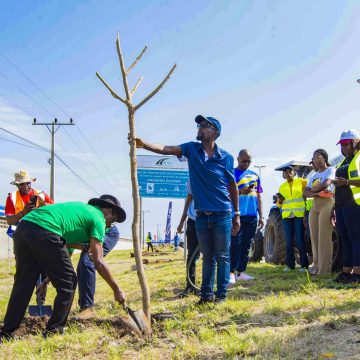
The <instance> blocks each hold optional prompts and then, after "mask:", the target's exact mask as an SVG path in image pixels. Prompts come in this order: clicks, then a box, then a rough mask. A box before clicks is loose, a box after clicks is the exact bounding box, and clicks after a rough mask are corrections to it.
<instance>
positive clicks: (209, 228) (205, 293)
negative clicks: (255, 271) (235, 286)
mask: <svg viewBox="0 0 360 360" xmlns="http://www.w3.org/2000/svg"><path fill="white" fill-rule="evenodd" d="M195 227H196V235H197V238H198V241H199V246H200V251H201V252H202V254H203V268H202V284H201V297H202V298H203V299H210V298H212V297H213V296H214V279H215V269H216V265H217V291H216V293H215V296H216V297H217V298H219V299H224V298H225V297H226V290H227V286H228V284H229V279H230V254H229V253H230V237H231V227H232V221H231V213H230V212H224V213H220V212H218V213H213V214H211V215H200V216H197V217H196V221H195Z"/></svg>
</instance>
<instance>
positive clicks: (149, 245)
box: [147, 242, 154, 252]
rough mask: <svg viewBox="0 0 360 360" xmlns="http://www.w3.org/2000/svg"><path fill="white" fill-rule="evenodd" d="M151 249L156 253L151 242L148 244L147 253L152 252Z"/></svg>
mask: <svg viewBox="0 0 360 360" xmlns="http://www.w3.org/2000/svg"><path fill="white" fill-rule="evenodd" d="M150 248H151V251H152V252H154V246H153V244H152V243H151V242H148V243H147V251H150Z"/></svg>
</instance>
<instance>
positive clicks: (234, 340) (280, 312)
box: [0, 251, 360, 360]
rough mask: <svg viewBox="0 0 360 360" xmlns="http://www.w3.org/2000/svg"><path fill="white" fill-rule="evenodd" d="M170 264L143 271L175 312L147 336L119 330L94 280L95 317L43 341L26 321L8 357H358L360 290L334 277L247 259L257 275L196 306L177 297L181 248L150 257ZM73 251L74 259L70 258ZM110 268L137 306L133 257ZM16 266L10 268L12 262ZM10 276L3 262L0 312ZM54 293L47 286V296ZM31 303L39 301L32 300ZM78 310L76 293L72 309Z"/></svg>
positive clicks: (107, 295)
mask: <svg viewBox="0 0 360 360" xmlns="http://www.w3.org/2000/svg"><path fill="white" fill-rule="evenodd" d="M161 258H167V259H169V258H170V259H173V260H174V261H173V262H165V263H151V264H149V265H147V266H146V273H147V276H148V281H149V284H150V288H151V291H152V306H153V308H152V312H153V313H157V312H174V313H175V315H176V317H175V318H174V319H170V320H166V321H163V322H159V323H155V324H154V326H153V330H154V334H153V337H152V339H151V340H150V341H145V340H142V339H137V338H135V337H134V336H132V335H130V334H126V333H124V330H123V329H121V328H120V327H119V321H116V319H118V318H119V317H120V316H122V317H125V316H126V315H125V313H124V311H123V310H122V309H121V308H120V307H119V306H118V305H116V304H114V301H113V298H112V292H111V290H110V288H109V287H108V286H107V285H106V283H105V282H104V281H103V280H102V279H101V278H98V280H97V291H96V298H95V300H96V304H97V305H96V307H97V318H96V320H94V321H87V322H84V323H79V322H74V321H70V322H69V326H68V329H67V332H66V334H65V335H64V336H54V337H52V338H49V339H47V340H44V339H43V338H42V337H41V334H40V331H41V329H42V327H43V325H44V322H43V321H42V322H40V323H38V324H35V325H34V323H32V322H31V321H30V320H31V319H26V320H25V325H22V327H21V328H20V329H19V333H20V334H21V336H20V339H18V340H16V341H11V342H7V343H5V344H2V345H0V354H1V358H5V359H79V358H82V359H119V358H126V359H146V360H151V359H187V358H196V359H240V358H241V359H243V358H245V359H323V358H334V359H349V358H351V357H353V358H358V357H357V356H358V354H359V350H360V344H358V341H359V340H360V311H359V310H360V306H359V298H360V289H359V288H357V287H353V288H346V287H342V286H335V285H334V282H333V281H332V278H333V277H331V276H328V277H322V278H317V279H311V278H310V277H309V276H308V275H307V274H304V273H299V272H297V271H293V272H290V273H284V272H283V271H282V268H281V267H280V266H274V265H270V264H262V263H256V264H249V266H248V271H249V273H251V274H252V275H255V276H256V280H254V281H252V282H250V283H237V284H236V285H235V286H234V287H232V288H231V289H230V290H229V299H228V300H227V301H226V302H225V303H222V304H219V305H216V306H215V307H214V306H212V305H204V306H201V307H196V306H195V303H196V301H197V298H196V297H195V296H190V297H188V298H186V299H179V298H178V297H177V295H178V293H179V292H180V290H181V289H182V288H183V287H184V284H185V281H184V277H185V275H184V273H185V271H184V263H183V261H182V254H180V253H169V254H167V255H162V256H156V257H149V260H151V261H153V260H156V259H161ZM77 260H78V257H76V256H75V257H74V259H73V261H74V264H76V263H77ZM107 262H108V263H109V265H110V267H111V270H112V272H113V274H114V275H115V277H116V278H117V279H119V281H120V284H121V286H122V288H123V289H124V290H125V291H126V294H127V298H128V301H129V303H130V304H131V305H132V306H133V307H134V308H141V297H140V291H139V285H138V280H137V275H136V271H133V270H131V265H133V263H134V259H133V258H130V256H129V251H114V252H112V253H110V254H109V256H108V257H107ZM12 271H14V268H12ZM12 281H13V274H7V264H6V263H5V262H4V261H2V262H0V319H3V317H4V315H5V311H6V305H7V301H8V298H9V294H10V291H11V286H12ZM54 295H55V292H54V289H53V288H50V289H49V291H48V300H47V302H48V303H51V302H52V300H53V297H54ZM32 303H35V299H34V298H33V299H32ZM77 312H78V306H77V297H76V298H75V301H74V304H73V309H72V313H71V315H70V318H71V317H72V316H75V315H76V313H77Z"/></svg>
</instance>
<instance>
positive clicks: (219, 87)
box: [0, 0, 360, 235]
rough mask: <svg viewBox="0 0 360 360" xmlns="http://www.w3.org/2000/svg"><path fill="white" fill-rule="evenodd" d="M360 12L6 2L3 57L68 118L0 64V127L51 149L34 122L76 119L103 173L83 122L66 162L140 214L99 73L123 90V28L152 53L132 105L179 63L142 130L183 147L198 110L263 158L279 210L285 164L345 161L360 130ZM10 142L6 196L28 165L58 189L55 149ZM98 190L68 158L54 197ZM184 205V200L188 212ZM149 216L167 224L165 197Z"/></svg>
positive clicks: (4, 170) (120, 133)
mask: <svg viewBox="0 0 360 360" xmlns="http://www.w3.org/2000/svg"><path fill="white" fill-rule="evenodd" d="M359 15H360V3H359V2H358V1H315V2H314V1H302V2H299V1H298V2H295V1H276V2H275V1H267V2H266V1H182V2H179V1H165V0H163V1H132V2H129V1H106V2H104V1H103V2H100V1H31V0H27V1H25V0H22V1H17V2H14V1H9V0H4V1H2V11H1V13H0V30H1V37H0V51H1V53H2V54H4V55H6V56H7V57H8V58H9V59H10V60H11V61H12V62H13V63H14V64H15V65H16V66H17V67H18V68H20V69H21V70H22V71H23V72H24V73H25V74H26V75H27V76H28V77H29V78H31V79H32V80H33V81H34V82H35V83H36V84H37V86H38V87H40V88H41V89H42V90H43V91H44V92H45V93H46V94H47V95H48V96H49V97H51V98H52V99H54V100H55V101H56V103H57V104H59V105H60V106H61V108H63V109H64V110H65V111H66V114H64V113H63V112H62V111H61V110H59V109H58V108H57V107H56V106H55V105H54V104H52V103H51V101H49V100H48V99H47V98H46V97H44V96H43V94H41V93H40V92H39V91H38V90H37V89H36V88H34V87H33V86H32V85H31V84H30V83H29V82H28V81H27V80H26V79H25V78H24V77H23V76H22V75H21V74H19V73H18V72H17V71H16V70H15V69H14V68H13V67H12V66H11V65H10V64H9V63H8V62H7V61H6V60H5V58H3V57H2V56H0V126H2V127H4V128H6V129H9V130H11V131H14V132H15V133H18V134H20V135H22V136H25V137H27V138H29V139H30V140H32V141H34V142H37V143H39V144H41V145H43V146H46V147H49V144H50V136H49V133H48V132H47V131H46V129H45V128H41V127H35V126H32V125H31V122H32V117H36V118H37V119H38V120H39V121H49V120H52V118H53V117H54V116H56V117H57V118H58V119H59V120H62V121H66V120H68V115H71V116H72V117H73V118H74V120H75V121H76V123H77V126H78V128H79V129H80V131H81V132H82V133H83V134H84V135H85V136H86V138H87V140H88V141H89V142H91V144H92V146H93V147H94V148H95V149H96V151H97V153H98V154H99V155H100V156H101V158H102V161H103V163H105V166H104V165H103V163H101V162H100V161H99V159H98V158H97V157H96V156H95V155H94V153H93V152H92V150H91V149H90V147H89V146H88V144H87V143H86V142H85V141H84V139H83V138H82V136H81V134H80V132H79V130H78V128H77V127H70V126H69V127H67V128H66V129H60V130H59V131H58V133H57V135H56V145H57V152H58V154H59V156H61V158H62V159H63V160H64V161H66V163H68V164H69V165H70V166H71V167H72V168H73V169H74V170H75V171H77V172H78V174H79V175H80V176H81V177H82V178H83V179H85V180H86V181H87V182H88V183H89V184H90V185H91V187H93V188H95V189H96V190H97V191H98V192H99V193H114V194H115V195H117V196H118V197H119V198H120V199H121V201H122V203H123V204H124V207H125V208H126V209H127V210H128V213H130V214H131V195H130V194H131V193H130V177H129V165H128V144H127V141H126V136H127V133H128V124H127V113H126V111H125V108H124V106H123V105H122V104H120V103H119V102H117V101H115V100H114V99H113V98H112V97H111V96H110V95H109V94H108V93H107V91H105V88H104V87H103V86H102V84H101V83H100V82H99V80H98V79H97V78H96V76H95V72H96V71H99V72H100V73H101V74H102V75H103V76H104V77H105V78H106V79H107V80H108V82H109V83H110V84H112V86H113V87H114V88H116V89H118V91H119V92H121V86H122V84H121V81H120V72H119V66H118V60H117V55H116V50H115V38H116V32H117V31H118V30H119V31H120V35H121V40H122V47H123V51H124V54H125V61H126V62H127V64H129V63H131V62H132V61H133V59H134V58H135V57H136V55H137V54H138V52H139V51H140V50H141V49H142V48H143V46H144V45H145V44H146V45H148V47H149V49H148V51H147V53H146V54H145V56H144V57H143V60H142V61H141V63H140V64H139V65H138V67H137V68H136V69H135V70H134V71H133V73H132V74H131V78H130V80H131V82H132V83H133V84H134V83H135V82H136V80H137V78H138V77H139V76H140V75H144V82H143V83H142V85H141V87H140V89H139V91H138V94H137V96H136V97H135V101H139V100H140V99H142V98H143V97H144V96H145V95H146V94H147V93H148V92H149V91H151V90H152V89H153V88H154V87H155V86H156V85H157V84H158V82H159V81H160V80H161V79H162V78H163V77H164V75H165V74H166V73H167V72H168V70H169V69H170V68H171V66H172V65H173V64H174V63H177V64H178V68H177V69H176V71H175V73H174V75H173V77H172V78H171V80H170V81H169V82H168V83H167V84H166V87H165V88H163V89H162V90H161V92H160V93H159V94H158V95H156V97H155V98H153V99H152V100H151V101H150V102H149V103H147V104H146V105H145V106H144V107H143V108H141V110H139V111H138V113H137V114H136V120H137V129H138V134H139V136H141V137H143V138H144V139H146V140H149V141H153V142H158V143H165V144H178V143H182V142H186V141H189V140H193V139H194V137H195V134H196V129H195V124H194V122H193V118H194V116H195V115H197V114H204V115H211V116H214V117H216V118H218V119H219V120H220V121H221V122H222V125H223V134H222V136H221V137H220V138H219V145H220V146H222V147H224V148H225V149H226V150H228V151H229V152H231V153H232V154H233V155H234V156H235V157H236V154H237V152H238V151H239V150H240V149H241V148H248V149H250V150H251V152H252V153H253V157H254V164H265V165H266V166H267V167H266V168H265V169H264V170H263V186H264V190H265V193H264V199H265V204H266V207H267V208H268V207H269V206H270V203H271V195H272V193H274V192H276V188H277V187H278V186H279V184H280V183H281V176H280V174H279V173H277V172H274V171H273V169H274V167H276V166H278V165H280V164H282V163H284V162H286V161H289V160H292V159H297V160H307V159H310V158H311V154H312V151H313V150H315V149H316V148H319V147H322V148H325V149H326V150H327V151H328V152H329V154H330V156H335V155H337V154H338V151H339V149H338V148H337V147H336V145H335V144H336V142H337V139H338V137H339V134H340V132H341V131H342V130H343V129H347V128H358V129H359V128H360V126H359V124H360V122H359V118H360V106H359V104H360V100H359V99H360V85H358V84H357V83H356V79H357V78H359V77H360V56H359V51H358V42H359V38H360V24H359V21H358V18H359ZM9 79H10V81H9ZM14 84H16V86H17V87H18V88H19V87H20V88H21V89H22V90H23V91H25V93H27V94H28V95H30V96H31V97H32V98H33V99H34V100H36V102H37V103H38V104H36V103H34V102H33V101H32V100H31V99H29V98H28V97H27V96H25V95H24V94H23V93H22V92H21V91H19V90H18V88H16V87H15V86H14ZM3 95H5V97H4V96H3ZM8 99H10V100H11V102H10V101H9V100H8ZM13 103H16V104H17V105H19V106H20V107H21V108H22V109H23V110H25V113H24V112H23V111H21V110H20V109H19V108H18V107H16V106H14V105H13ZM39 104H40V105H41V107H40V106H39ZM43 108H45V109H46V111H45V110H44V109H43ZM68 134H70V135H71V136H72V138H73V140H74V141H75V142H76V144H77V147H76V146H75V145H74V144H73V142H72V141H71V140H70V139H69V136H68ZM1 138H6V139H9V140H16V139H15V138H13V137H11V136H9V135H7V134H5V133H4V132H2V131H0V143H1V147H2V151H1V154H2V156H1V159H0V171H1V174H2V175H1V177H0V185H1V188H2V189H3V193H4V199H5V196H6V193H7V192H9V191H11V190H12V187H11V185H9V182H10V180H11V178H12V174H13V173H14V172H15V171H17V170H19V169H20V168H26V169H28V170H29V171H30V172H31V173H32V174H33V176H37V178H38V182H37V185H38V187H40V188H45V189H48V188H49V186H48V182H49V180H48V179H49V166H48V164H47V157H48V156H47V154H46V153H43V152H40V151H36V150H33V149H29V148H25V147H21V146H19V145H17V144H13V143H10V142H7V141H5V140H3V139H1ZM16 141H17V140H16ZM79 148H80V149H81V151H79V150H78V149H79ZM89 159H91V161H89ZM94 195H96V194H94V192H93V191H92V190H91V189H89V188H88V187H87V186H86V185H85V184H84V182H82V181H79V180H78V179H76V178H75V177H74V176H73V175H72V174H71V173H70V172H69V171H68V170H67V169H66V168H64V167H63V166H62V165H60V164H58V166H57V183H56V200H57V201H68V200H73V199H74V200H82V201H86V200H87V199H88V198H89V197H92V196H94ZM182 205H183V203H182V201H180V200H177V201H175V202H174V215H175V217H177V218H178V217H179V214H180V212H181V208H182ZM144 208H145V209H149V210H150V211H151V213H150V214H149V215H147V218H148V219H149V220H147V219H146V227H147V228H149V229H150V230H154V229H155V228H156V226H155V224H156V223H161V224H163V226H164V225H165V217H166V208H167V201H165V200H147V199H145V200H144ZM176 222H177V220H174V226H175V225H176ZM130 224H131V216H130V217H129V220H128V221H127V222H126V223H125V224H124V225H122V226H121V227H120V229H121V230H122V233H123V234H124V235H129V234H130Z"/></svg>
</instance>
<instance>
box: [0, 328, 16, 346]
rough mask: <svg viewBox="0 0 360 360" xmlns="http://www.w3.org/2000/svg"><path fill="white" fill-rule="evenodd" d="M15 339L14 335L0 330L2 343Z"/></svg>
mask: <svg viewBox="0 0 360 360" xmlns="http://www.w3.org/2000/svg"><path fill="white" fill-rule="evenodd" d="M12 339H14V335H12V334H9V333H5V332H2V331H0V344H2V343H3V342H5V341H9V340H12Z"/></svg>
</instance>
